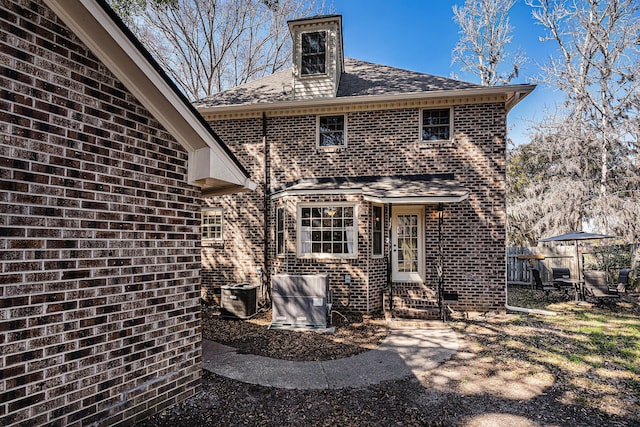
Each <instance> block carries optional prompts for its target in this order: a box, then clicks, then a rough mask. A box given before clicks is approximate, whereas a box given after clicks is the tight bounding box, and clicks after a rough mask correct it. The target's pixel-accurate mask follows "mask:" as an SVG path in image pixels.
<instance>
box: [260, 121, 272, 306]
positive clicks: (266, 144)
mask: <svg viewBox="0 0 640 427" xmlns="http://www.w3.org/2000/svg"><path fill="white" fill-rule="evenodd" d="M262 143H263V145H264V242H263V248H264V260H263V261H264V271H263V272H262V275H263V290H262V292H263V295H262V296H263V302H264V303H266V301H267V298H269V300H271V298H270V296H269V295H270V293H269V283H270V282H269V278H270V277H271V275H270V273H271V269H270V266H269V186H270V185H271V182H270V179H269V156H270V151H271V150H270V147H269V140H268V139H267V113H265V112H264V111H263V112H262Z"/></svg>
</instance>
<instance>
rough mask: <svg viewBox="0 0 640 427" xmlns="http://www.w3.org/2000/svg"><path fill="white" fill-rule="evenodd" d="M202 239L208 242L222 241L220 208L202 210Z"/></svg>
mask: <svg viewBox="0 0 640 427" xmlns="http://www.w3.org/2000/svg"><path fill="white" fill-rule="evenodd" d="M202 239H203V240H209V241H221V240H222V208H206V209H203V210H202Z"/></svg>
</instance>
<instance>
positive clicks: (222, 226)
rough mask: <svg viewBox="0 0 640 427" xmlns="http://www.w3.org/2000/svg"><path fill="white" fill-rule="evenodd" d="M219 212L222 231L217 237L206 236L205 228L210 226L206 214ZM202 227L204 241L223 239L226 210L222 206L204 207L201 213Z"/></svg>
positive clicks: (219, 240)
mask: <svg viewBox="0 0 640 427" xmlns="http://www.w3.org/2000/svg"><path fill="white" fill-rule="evenodd" d="M211 214H217V216H219V217H220V233H219V235H218V236H215V237H205V228H206V227H207V226H208V225H206V224H205V216H206V215H211ZM200 227H201V236H202V241H203V242H221V241H222V240H223V235H224V211H223V209H222V208H203V209H202V212H201V213H200Z"/></svg>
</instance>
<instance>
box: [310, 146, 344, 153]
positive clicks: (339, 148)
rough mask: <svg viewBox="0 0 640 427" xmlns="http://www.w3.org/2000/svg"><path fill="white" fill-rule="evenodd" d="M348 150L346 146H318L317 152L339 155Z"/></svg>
mask: <svg viewBox="0 0 640 427" xmlns="http://www.w3.org/2000/svg"><path fill="white" fill-rule="evenodd" d="M346 148H347V146H346V145H328V146H324V145H318V146H316V150H317V151H323V152H325V153H339V152H341V151H342V150H346Z"/></svg>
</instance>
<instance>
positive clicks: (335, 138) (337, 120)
mask: <svg viewBox="0 0 640 427" xmlns="http://www.w3.org/2000/svg"><path fill="white" fill-rule="evenodd" d="M317 128H318V147H344V146H345V145H347V124H346V120H345V116H344V115H342V114H341V115H336V116H318V126H317Z"/></svg>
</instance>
